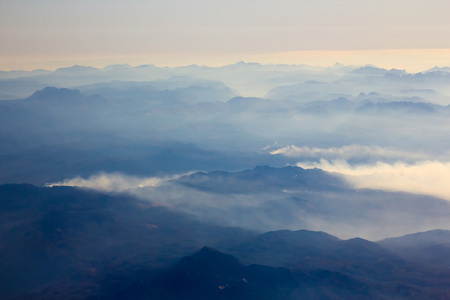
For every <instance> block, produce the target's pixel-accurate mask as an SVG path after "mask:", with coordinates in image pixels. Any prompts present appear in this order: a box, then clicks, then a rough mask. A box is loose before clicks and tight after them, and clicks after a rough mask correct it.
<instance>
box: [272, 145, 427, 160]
mask: <svg viewBox="0 0 450 300" xmlns="http://www.w3.org/2000/svg"><path fill="white" fill-rule="evenodd" d="M270 154H281V155H284V156H288V157H305V158H323V159H327V160H335V159H340V160H349V159H370V160H380V159H384V160H392V159H395V160H399V159H401V160H420V159H424V158H425V157H426V155H425V154H424V153H415V152H408V151H402V150H397V149H393V148H387V147H380V146H365V145H348V146H343V147H331V148H316V147H308V146H303V147H297V146H294V145H288V146H285V147H282V148H279V149H276V150H273V151H271V152H270Z"/></svg>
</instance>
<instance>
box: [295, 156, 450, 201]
mask: <svg viewBox="0 0 450 300" xmlns="http://www.w3.org/2000/svg"><path fill="white" fill-rule="evenodd" d="M297 166H299V167H302V168H307V169H308V168H320V169H323V170H325V171H329V172H337V173H341V174H343V175H344V176H345V178H346V179H347V180H348V181H349V182H350V183H351V184H353V185H354V186H355V187H356V188H373V189H382V190H389V191H404V192H410V193H421V194H428V195H433V196H437V197H440V198H443V199H447V200H450V185H449V184H448V183H449V182H450V162H440V161H420V162H416V163H414V164H408V163H405V162H403V161H398V162H396V163H392V164H389V163H385V162H377V163H375V164H362V165H351V164H349V163H348V162H347V161H345V160H334V161H329V160H325V159H321V160H320V162H300V163H297Z"/></svg>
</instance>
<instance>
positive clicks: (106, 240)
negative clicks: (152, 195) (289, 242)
mask: <svg viewBox="0 0 450 300" xmlns="http://www.w3.org/2000/svg"><path fill="white" fill-rule="evenodd" d="M0 212H1V216H2V218H1V220H0V241H1V244H0V254H1V255H0V274H1V280H0V290H1V294H2V295H3V296H5V297H8V298H9V297H11V296H13V295H17V294H21V293H29V292H31V291H33V290H35V289H40V288H42V287H44V286H47V285H49V284H56V285H58V284H63V283H64V282H67V281H68V282H69V283H70V284H71V285H73V286H78V287H77V288H78V289H82V286H83V285H89V284H93V285H94V286H95V285H96V283H95V282H97V280H100V279H101V278H102V277H103V276H105V275H106V274H109V273H110V272H111V271H112V270H113V271H114V272H119V271H121V270H122V271H125V270H132V269H134V268H136V267H140V266H146V267H149V268H153V267H159V266H161V265H162V266H165V265H167V264H168V263H170V262H172V261H174V260H175V259H177V258H179V257H181V256H183V255H186V254H189V253H192V252H193V251H194V250H195V249H198V248H199V247H201V246H203V245H205V244H209V245H215V244H216V242H217V243H218V242H223V241H226V240H227V239H231V240H235V239H237V240H239V239H241V238H242V237H244V236H247V235H248V234H249V233H246V232H245V231H243V230H240V229H232V228H230V229H225V228H221V227H217V226H213V225H210V224H203V223H200V222H196V221H192V220H190V219H189V218H187V217H185V216H182V215H179V214H176V213H173V212H170V211H168V210H167V209H165V208H162V207H154V206H152V204H151V203H150V202H141V201H137V200H135V199H132V198H130V197H125V196H116V197H111V196H107V195H102V194H99V193H95V192H89V191H83V190H79V189H74V188H68V187H56V188H37V187H34V186H30V185H3V186H0ZM214 241H215V242H214ZM72 288H73V287H72ZM88 292H89V291H83V293H88ZM65 296H68V294H65ZM80 297H81V296H80Z"/></svg>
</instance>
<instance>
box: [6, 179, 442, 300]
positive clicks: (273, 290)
mask: <svg viewBox="0 0 450 300" xmlns="http://www.w3.org/2000/svg"><path fill="white" fill-rule="evenodd" d="M0 200H1V201H0V213H1V215H2V218H1V220H0V241H1V243H0V274H1V280H0V292H1V296H2V299H36V298H42V297H44V298H48V297H50V298H52V299H68V298H70V299H179V298H180V297H181V296H183V298H184V299H321V298H327V299H434V298H436V299H442V297H444V298H445V297H447V296H449V295H450V294H449V293H450V291H449V290H448V286H449V283H450V273H449V272H448V268H445V267H443V266H437V265H433V264H428V261H427V259H426V258H424V259H422V258H420V257H419V256H416V257H415V260H411V259H410V258H411V256H410V253H408V252H407V251H393V252H391V249H392V247H389V246H386V248H385V246H384V244H386V242H383V241H382V242H380V243H379V244H376V243H373V242H369V241H367V240H363V239H359V238H356V239H350V240H341V239H339V238H337V237H335V236H332V235H329V234H327V233H324V232H313V231H306V230H299V231H287V230H281V231H273V232H267V233H264V234H261V235H256V234H255V233H253V232H249V231H244V230H242V229H238V228H225V227H220V226H215V225H211V224H208V223H202V222H199V221H195V220H192V219H191V218H189V217H187V216H186V215H183V214H181V213H176V212H173V211H170V210H169V209H167V208H163V207H160V206H158V205H155V203H153V202H151V201H140V200H136V199H134V198H132V197H130V196H123V195H114V196H111V195H104V194H100V193H97V192H92V191H85V190H80V189H78V188H70V187H53V188H38V187H34V186H31V185H3V186H0ZM437 234H438V235H439V236H440V238H439V239H440V241H439V239H438V237H437V236H436V233H435V232H431V233H425V234H419V235H411V236H406V237H403V238H404V239H407V240H409V241H410V245H415V246H414V247H416V248H417V249H421V247H427V246H429V245H430V241H432V244H433V245H435V246H442V245H444V246H445V245H446V244H448V242H449V241H448V240H445V239H446V238H448V237H447V235H445V234H444V232H443V234H440V232H437ZM400 239H401V238H400ZM204 246H207V247H206V248H204ZM209 247H214V248H216V249H220V251H223V252H224V253H229V254H224V253H221V252H219V251H217V250H213V249H211V248H209ZM198 249H201V250H200V251H199V252H197V253H196V251H197V250H198ZM192 253H195V254H194V255H192V256H186V257H184V258H182V257H183V256H185V255H189V254H192ZM180 258H181V259H180ZM178 259H180V260H178ZM177 261H178V262H177Z"/></svg>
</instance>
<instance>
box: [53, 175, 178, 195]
mask: <svg viewBox="0 0 450 300" xmlns="http://www.w3.org/2000/svg"><path fill="white" fill-rule="evenodd" d="M179 176H180V175H177V176H171V177H144V178H142V177H136V176H129V175H124V174H120V173H110V174H106V173H101V174H96V175H92V176H89V177H88V178H87V179H84V178H81V177H75V178H72V179H65V180H63V181H60V182H53V183H48V184H46V186H48V187H52V186H77V187H83V188H89V189H94V190H99V191H104V192H125V191H128V190H132V189H136V188H143V187H156V186H159V185H160V184H161V183H162V182H165V181H167V180H171V179H174V178H177V177H179Z"/></svg>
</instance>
